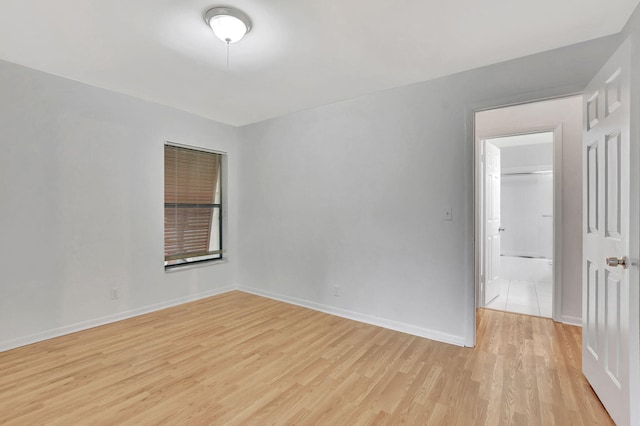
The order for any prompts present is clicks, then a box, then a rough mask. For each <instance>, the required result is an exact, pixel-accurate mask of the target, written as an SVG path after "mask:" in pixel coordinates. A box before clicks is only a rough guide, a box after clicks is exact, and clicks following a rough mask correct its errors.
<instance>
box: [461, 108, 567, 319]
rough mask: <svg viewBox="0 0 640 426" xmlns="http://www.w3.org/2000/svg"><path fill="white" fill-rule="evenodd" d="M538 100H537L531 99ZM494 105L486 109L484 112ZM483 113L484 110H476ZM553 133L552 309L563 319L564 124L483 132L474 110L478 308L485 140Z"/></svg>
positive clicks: (479, 299)
mask: <svg viewBox="0 0 640 426" xmlns="http://www.w3.org/2000/svg"><path fill="white" fill-rule="evenodd" d="M530 103H534V102H530ZM491 109H494V108H488V109H484V110H482V111H487V110H491ZM477 112H481V111H476V113H477ZM543 132H553V166H552V169H553V255H552V257H553V258H552V262H553V263H552V277H553V280H552V295H553V301H552V310H551V317H552V319H553V320H554V321H557V322H560V321H561V319H562V268H561V267H560V265H561V264H562V263H561V262H562V152H563V150H562V123H559V124H557V125H556V126H554V127H549V126H527V125H526V124H525V125H523V126H522V127H519V128H518V131H516V132H508V133H487V134H481V133H477V132H476V128H475V113H474V155H473V156H474V168H475V173H474V177H475V183H474V212H475V213H474V222H475V237H474V238H475V241H478V242H479V243H478V244H476V245H475V302H476V305H475V308H476V309H477V308H480V307H481V304H482V303H481V302H482V300H483V298H482V296H483V295H482V294H481V293H482V292H481V287H482V286H481V278H482V267H483V259H484V256H483V254H484V244H482V242H483V241H484V235H483V231H484V226H483V220H484V219H483V213H484V209H483V206H484V201H485V200H484V198H485V197H484V194H483V191H482V178H483V176H482V173H483V168H482V164H481V156H482V141H485V140H487V139H493V138H501V137H508V136H522V135H530V134H534V133H543Z"/></svg>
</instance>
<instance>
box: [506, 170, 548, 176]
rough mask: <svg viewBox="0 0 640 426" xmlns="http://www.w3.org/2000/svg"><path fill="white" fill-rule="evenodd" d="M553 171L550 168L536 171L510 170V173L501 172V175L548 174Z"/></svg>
mask: <svg viewBox="0 0 640 426" xmlns="http://www.w3.org/2000/svg"><path fill="white" fill-rule="evenodd" d="M552 173H553V171H551V170H540V171H537V172H510V173H502V174H501V176H521V175H550V174H552Z"/></svg>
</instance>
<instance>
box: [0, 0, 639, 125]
mask: <svg viewBox="0 0 640 426" xmlns="http://www.w3.org/2000/svg"><path fill="white" fill-rule="evenodd" d="M638 1H640V0H535V1H532V0H422V1H420V0H397V1H388V0H384V1H383V0H314V1H312V0H270V1H265V0H237V1H230V2H224V1H223V2H221V3H219V2H218V1H216V0H103V1H95V0H56V1H51V0H2V2H1V4H0V29H1V30H0V31H1V32H2V37H0V58H1V59H5V60H7V61H10V62H15V63H18V64H22V65H26V66H29V67H32V68H36V69H40V70H43V71H47V72H49V73H52V74H57V75H61V76H64V77H67V78H70V79H73V80H78V81H82V82H85V83H89V84H92V85H95V86H99V87H104V88H107V89H110V90H114V91H117V92H121V93H126V94H130V95H133V96H136V97H139V98H143V99H147V100H151V101H155V102H158V103H161V104H165V105H170V106H174V107H177V108H180V109H182V110H185V111H189V112H192V113H195V114H198V115H201V116H205V117H208V118H211V119H214V120H217V121H220V122H223V123H227V124H232V125H243V124H247V123H251V122H256V121H260V120H264V119H267V118H271V117H275V116H279V115H283V114H286V113H288V112H292V111H297V110H301V109H306V108H310V107H314V106H318V105H323V104H327V103H331V102H335V101H338V100H342V99H347V98H351V97H355V96H358V95H361V94H365V93H369V92H374V91H378V90H382V89H386V88H391V87H395V86H400V85H405V84H409V83H413V82H417V81H424V80H429V79H433V78H436V77H440V76H443V75H447V74H451V73H454V72H459V71H464V70H468V69H472V68H476V67H479V66H483V65H488V64H492V63H496V62H500V61H504V60H508V59H513V58H516V57H521V56H525V55H529V54H533V53H537V52H541V51H545V50H550V49H553V48H557V47H561V46H566V45H569V44H574V43H577V42H581V41H586V40H589V39H593V38H597V37H601V36H605V35H609V34H613V33H617V32H619V31H620V30H621V29H622V27H623V25H624V24H625V22H626V20H627V19H628V17H629V16H630V14H631V12H632V11H633V9H634V8H635V6H636V5H637V3H638ZM220 5H227V6H229V5H231V6H235V7H237V8H239V9H242V10H243V11H245V12H246V13H247V14H249V15H250V16H251V18H252V20H253V24H254V28H253V30H252V31H251V32H250V33H249V34H248V35H247V36H246V37H245V39H244V40H242V41H240V42H239V43H237V44H234V45H232V46H231V58H230V60H231V66H230V68H229V69H227V68H226V56H225V55H226V52H225V49H226V46H225V44H224V43H223V42H221V41H219V40H218V39H216V38H215V36H214V35H213V33H212V31H211V30H210V29H209V28H208V27H207V26H206V24H205V23H204V20H203V18H202V16H203V13H204V12H205V11H206V10H207V9H209V8H210V7H212V6H220Z"/></svg>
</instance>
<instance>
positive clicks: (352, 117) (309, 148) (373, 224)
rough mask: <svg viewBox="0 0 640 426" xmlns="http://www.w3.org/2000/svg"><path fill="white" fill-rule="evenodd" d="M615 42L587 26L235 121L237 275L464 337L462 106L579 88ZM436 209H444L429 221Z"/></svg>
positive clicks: (422, 329) (469, 281)
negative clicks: (367, 90) (445, 72)
mask: <svg viewBox="0 0 640 426" xmlns="http://www.w3.org/2000/svg"><path fill="white" fill-rule="evenodd" d="M618 43H619V40H618V38H617V37H610V38H606V39H600V40H597V41H592V42H588V43H583V44H580V45H575V46H571V47H567V48H563V49H558V50H554V51H550V52H545V53H542V54H538V55H534V56H529V57H526V58H522V59H518V60H513V61H509V62H505V63H501V64H497V65H494V66H489V67H485V68H481V69H477V70H473V71H470V72H465V73H461V74H457V75H453V76H449V77H445V78H441V79H437V80H433V81H428V82H424V83H420V84H414V85H410V86H405V87H400V88H397V89H393V90H388V91H384V92H379V93H375V94H371V95H368V96H363V97H360V98H357V99H353V100H349V101H344V102H339V103H336V104H333V105H328V106H324V107H320V108H314V109H311V110H308V111H303V112H299V113H295V114H291V115H289V116H286V117H282V118H278V119H273V120H269V121H266V122H262V123H258V124H255V125H250V126H246V127H243V128H241V129H240V131H241V139H242V143H241V148H240V160H239V161H240V164H241V169H240V175H239V185H240V190H241V192H240V205H239V211H240V217H239V227H240V235H239V242H238V245H239V246H238V250H239V259H240V267H239V280H238V282H239V284H240V285H241V287H242V288H245V289H250V290H251V291H254V292H256V293H260V294H266V295H271V296H274V297H279V298H283V299H285V300H290V301H294V302H297V303H301V304H306V305H308V306H314V307H316V308H320V309H324V310H326V311H329V312H334V313H339V314H343V315H345V316H350V317H353V318H361V319H365V320H370V321H372V322H377V323H380V324H382V325H387V326H394V327H395V328H398V329H405V330H411V331H412V332H416V333H418V334H422V335H425V336H428V337H434V338H438V339H440V340H445V341H450V342H453V343H458V344H463V343H466V344H472V343H473V333H474V328H473V321H474V318H473V306H474V260H473V257H474V251H473V245H472V243H473V173H472V168H473V126H472V116H473V115H472V111H473V110H474V109H475V108H480V107H488V106H497V105H503V104H505V103H510V102H517V101H526V100H533V99H539V98H542V97H546V96H552V95H558V94H565V93H571V92H575V91H579V90H581V89H582V88H583V87H584V86H585V85H586V83H587V82H588V81H589V80H590V79H591V77H592V76H593V75H594V74H595V72H596V71H597V70H598V69H599V67H600V65H601V64H602V63H604V61H605V60H606V58H607V57H608V56H609V54H610V53H611V52H612V51H613V50H614V48H615V47H616V46H617V45H618ZM449 208H452V209H453V221H452V222H446V221H443V216H444V213H445V211H446V210H447V209H449ZM334 286H339V287H340V292H341V295H340V296H334V291H335V290H334Z"/></svg>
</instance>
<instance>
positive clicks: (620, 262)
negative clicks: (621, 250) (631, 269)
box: [607, 256, 627, 269]
mask: <svg viewBox="0 0 640 426" xmlns="http://www.w3.org/2000/svg"><path fill="white" fill-rule="evenodd" d="M607 266H611V267H612V268H615V267H616V266H620V267H622V268H623V269H627V258H626V257H624V256H623V257H621V258H620V259H618V258H617V257H607Z"/></svg>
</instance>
